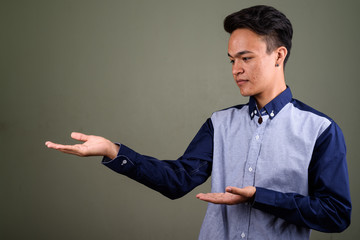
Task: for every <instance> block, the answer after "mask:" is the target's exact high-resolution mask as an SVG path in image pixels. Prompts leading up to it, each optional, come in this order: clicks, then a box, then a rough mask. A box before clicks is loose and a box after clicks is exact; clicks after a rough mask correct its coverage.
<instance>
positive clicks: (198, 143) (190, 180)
mask: <svg viewBox="0 0 360 240" xmlns="http://www.w3.org/2000/svg"><path fill="white" fill-rule="evenodd" d="M212 153H213V127H212V123H211V120H210V119H208V120H207V121H206V122H205V123H204V125H203V126H202V127H201V129H200V130H199V132H198V133H197V134H196V136H195V138H194V139H193V140H192V142H191V143H190V145H189V146H188V148H187V149H186V151H185V153H184V155H183V156H181V157H180V158H178V159H177V160H176V161H172V160H163V161H161V160H158V159H156V158H153V157H149V156H145V155H141V154H139V153H137V152H135V151H133V150H132V149H130V148H128V147H127V146H125V145H121V147H120V150H119V152H118V154H117V156H116V158H115V159H110V158H108V157H104V159H103V161H102V163H103V164H104V165H105V166H107V167H109V168H110V169H112V170H114V171H115V172H118V173H120V174H123V175H126V176H128V177H129V178H131V179H134V180H136V181H138V182H140V183H142V184H144V185H146V186H148V187H150V188H152V189H154V190H156V191H158V192H160V193H162V194H163V195H165V196H167V197H169V198H171V199H175V198H179V197H182V196H183V195H185V194H186V193H188V192H190V191H191V190H192V189H194V188H195V187H196V186H198V185H200V184H202V183H203V182H205V181H206V180H207V178H208V177H209V176H210V174H211V168H212Z"/></svg>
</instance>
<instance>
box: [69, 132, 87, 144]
mask: <svg viewBox="0 0 360 240" xmlns="http://www.w3.org/2000/svg"><path fill="white" fill-rule="evenodd" d="M71 138H73V139H75V140H78V141H82V142H86V141H87V140H89V135H86V134H83V133H79V132H72V133H71Z"/></svg>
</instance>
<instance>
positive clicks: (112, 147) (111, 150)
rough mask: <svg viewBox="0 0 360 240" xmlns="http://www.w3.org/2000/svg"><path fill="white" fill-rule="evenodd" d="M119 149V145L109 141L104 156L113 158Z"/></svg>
mask: <svg viewBox="0 0 360 240" xmlns="http://www.w3.org/2000/svg"><path fill="white" fill-rule="evenodd" d="M119 150H120V146H119V145H117V144H115V143H113V142H111V141H109V150H108V154H106V156H107V157H108V158H110V159H114V158H116V156H117V154H118V152H119Z"/></svg>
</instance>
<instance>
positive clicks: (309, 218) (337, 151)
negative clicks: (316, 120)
mask: <svg viewBox="0 0 360 240" xmlns="http://www.w3.org/2000/svg"><path fill="white" fill-rule="evenodd" d="M308 176H309V196H302V195H300V194H297V193H281V192H276V191H272V190H269V189H264V188H258V187H257V188H256V194H255V200H254V204H253V207H255V208H257V209H260V210H262V211H265V212H268V213H271V214H273V215H275V216H277V217H280V218H283V219H285V220H287V221H288V222H290V223H294V224H297V225H300V226H304V227H307V228H311V229H315V230H318V231H322V232H341V231H343V230H345V229H346V228H347V227H348V226H349V225H350V216H351V208H352V207H351V200H350V190H349V177H348V170H347V163H346V147H345V141H344V136H343V134H342V132H341V129H340V128H339V127H338V126H337V125H336V123H334V122H332V124H331V125H330V126H329V127H328V128H327V129H326V130H325V131H324V132H323V133H322V134H321V136H320V137H319V138H318V139H317V141H316V145H315V147H314V151H313V155H312V160H311V162H310V166H309V169H308Z"/></svg>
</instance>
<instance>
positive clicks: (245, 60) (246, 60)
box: [242, 57, 251, 62]
mask: <svg viewBox="0 0 360 240" xmlns="http://www.w3.org/2000/svg"><path fill="white" fill-rule="evenodd" d="M250 59H251V57H243V58H242V60H243V61H244V62H248V61H249V60H250Z"/></svg>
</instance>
